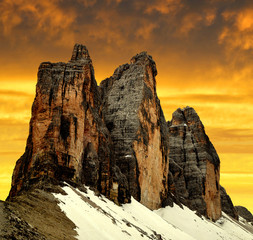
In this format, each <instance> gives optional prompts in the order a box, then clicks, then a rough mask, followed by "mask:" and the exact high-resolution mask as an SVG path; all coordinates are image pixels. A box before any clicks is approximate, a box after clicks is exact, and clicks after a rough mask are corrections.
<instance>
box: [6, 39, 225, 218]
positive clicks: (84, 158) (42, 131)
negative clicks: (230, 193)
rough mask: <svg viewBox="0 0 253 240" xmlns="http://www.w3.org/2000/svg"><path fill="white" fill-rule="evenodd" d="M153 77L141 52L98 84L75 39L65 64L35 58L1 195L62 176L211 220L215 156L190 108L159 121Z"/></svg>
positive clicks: (116, 197) (216, 207) (123, 198)
mask: <svg viewBox="0 0 253 240" xmlns="http://www.w3.org/2000/svg"><path fill="white" fill-rule="evenodd" d="M156 75H157V69H156V64H155V62H154V61H153V59H152V57H151V56H150V55H148V54H147V53H146V52H142V53H140V54H137V55H136V56H134V57H133V58H132V59H131V61H130V63H129V64H128V63H127V64H124V65H121V66H120V67H118V68H117V69H116V70H115V72H114V74H113V75H112V76H111V77H110V78H107V79H105V80H104V81H103V82H102V83H101V85H100V87H98V86H97V83H96V80H95V76H94V69H93V66H92V61H91V59H90V56H89V53H88V50H87V49H86V47H85V46H83V45H79V44H76V45H75V47H74V50H73V53H72V57H71V60H70V61H69V62H68V63H62V62H59V63H51V62H44V63H42V64H41V65H40V67H39V72H38V83H37V87H36V97H35V100H34V103H33V107H32V118H31V121H30V131H29V137H28V140H27V146H26V150H25V153H24V155H23V156H22V157H21V158H20V159H19V160H18V161H17V164H16V167H15V170H14V173H13V179H12V188H11V191H10V195H9V199H12V198H13V197H15V196H17V195H19V193H21V192H22V191H23V192H26V191H27V190H29V189H31V188H32V187H33V186H36V187H39V188H43V186H44V184H45V183H54V184H56V185H57V184H59V183H60V182H62V181H67V182H71V183H72V184H73V185H76V186H81V185H82V184H86V185H89V186H91V187H93V189H96V190H97V191H99V192H100V193H102V194H104V195H105V196H107V197H109V198H110V199H112V200H113V201H115V202H116V203H126V202H129V201H130V194H131V195H132V196H133V197H134V198H135V199H137V200H138V201H140V202H141V203H142V204H144V205H145V206H147V207H148V208H150V209H157V208H159V207H162V206H165V205H168V204H170V205H171V204H172V203H173V201H174V202H178V203H179V202H181V203H184V204H186V205H188V206H189V207H191V208H192V209H194V210H198V212H199V213H200V214H202V215H206V216H208V217H209V218H211V219H213V220H216V219H218V218H219V217H220V216H221V203H220V185H219V177H220V172H219V171H220V169H219V168H220V162H219V157H218V155H217V153H216V151H215V149H214V147H213V145H212V143H211V142H210V141H209V139H208V137H207V136H206V134H205V130H204V126H203V124H202V123H201V121H200V119H199V117H198V115H197V114H196V112H195V111H194V109H192V108H189V107H187V108H185V109H178V110H177V111H176V112H175V113H174V114H173V117H172V121H171V122H169V123H166V121H165V118H164V115H163V111H162V109H161V106H160V101H159V99H158V97H157V93H156V79H155V77H156Z"/></svg>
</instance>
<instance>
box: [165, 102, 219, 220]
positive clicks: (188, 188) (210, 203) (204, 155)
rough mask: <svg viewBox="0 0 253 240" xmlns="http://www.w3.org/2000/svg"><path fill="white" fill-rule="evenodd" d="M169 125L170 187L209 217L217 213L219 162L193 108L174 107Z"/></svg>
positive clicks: (215, 217)
mask: <svg viewBox="0 0 253 240" xmlns="http://www.w3.org/2000/svg"><path fill="white" fill-rule="evenodd" d="M168 127H169V149H170V153H169V162H170V171H171V172H172V174H173V182H170V186H171V188H175V191H176V193H177V194H178V196H179V198H180V201H181V202H182V203H184V204H186V205H187V206H189V207H190V208H192V209H194V210H197V211H198V212H199V213H200V214H202V215H206V216H207V217H209V218H210V219H212V220H217V219H218V218H219V217H220V216H221V203H220V184H219V179H220V161H219V157H218V155H217V153H216V151H215V149H214V147H213V145H212V143H211V142H210V140H209V138H208V137H207V135H206V134H205V129H204V126H203V124H202V122H201V121H200V119H199V116H198V115H197V113H196V112H195V110H194V109H193V108H190V107H186V108H184V109H177V110H176V111H175V112H174V113H173V115H172V120H171V122H168Z"/></svg>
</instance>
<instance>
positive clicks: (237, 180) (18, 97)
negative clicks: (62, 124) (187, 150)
mask: <svg viewBox="0 0 253 240" xmlns="http://www.w3.org/2000/svg"><path fill="white" fill-rule="evenodd" d="M0 10H1V16H0V51H1V58H0V159H1V168H0V199H4V198H5V197H6V196H7V193H8V191H9V187H10V182H11V174H12V171H13V168H14V165H15V162H16V160H17V159H18V158H19V157H20V156H21V155H22V154H23V152H24V148H25V144H26V138H27V136H28V124H29V120H30V115H31V105H32V102H33V99H34V96H35V85H36V74H37V69H38V66H39V64H40V62H42V61H52V62H57V61H68V59H69V58H70V55H71V51H72V47H73V45H74V43H76V42H77V43H82V44H85V45H86V46H87V48H88V49H89V53H90V55H91V58H92V60H93V64H94V68H95V76H96V79H97V81H98V83H99V82H100V81H101V80H103V79H104V78H106V77H109V76H110V75H112V73H113V71H114V69H115V68H116V67H118V65H120V64H123V63H126V62H129V60H130V58H131V57H132V56H134V55H135V54H136V53H138V52H141V51H143V50H146V51H148V53H149V54H150V55H152V56H153V59H154V60H155V62H156V64H157V69H158V76H157V79H156V80H157V91H158V96H159V98H160V100H161V104H162V107H163V111H164V114H165V116H166V119H167V120H170V119H171V115H172V113H173V112H174V111H175V110H176V109H177V108H179V107H185V106H187V105H188V106H191V107H193V108H195V110H196V111H197V113H198V114H199V116H200V118H201V120H202V122H203V124H204V126H205V129H206V132H207V135H208V136H209V138H210V140H211V141H212V143H213V145H214V146H215V148H216V150H217V152H218V154H219V156H220V160H221V184H222V185H223V186H224V187H225V188H226V190H227V192H228V194H229V195H230V196H231V198H232V200H233V202H234V204H235V205H244V206H246V207H247V208H249V209H250V210H251V211H253V201H252V199H253V94H252V92H253V40H252V39H253V2H251V1H246V0H234V1H230V0H212V1H210V0H195V1H186V0H147V1H139V0H137V1H136V0H135V1H126V0H101V1H96V0H92V1H87V0H77V1H68V0H61V1H60V0H51V1H37V0H31V1H25V0H16V1H12V0H3V1H1V2H0Z"/></svg>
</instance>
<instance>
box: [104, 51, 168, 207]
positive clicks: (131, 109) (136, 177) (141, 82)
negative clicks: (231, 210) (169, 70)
mask: <svg viewBox="0 0 253 240" xmlns="http://www.w3.org/2000/svg"><path fill="white" fill-rule="evenodd" d="M156 74H157V70H156V66H155V62H154V61H153V59H152V57H151V56H149V55H148V54H147V53H146V52H142V53H140V54H137V55H136V56H134V57H133V58H132V59H131V61H130V64H124V65H121V66H120V67H119V68H117V69H116V70H115V72H114V74H113V76H112V77H110V78H108V79H105V80H104V81H103V82H101V84H100V88H101V92H102V96H103V102H104V105H103V112H104V116H105V122H106V125H107V127H108V129H109V131H110V133H111V136H112V141H113V145H114V152H115V157H116V165H117V166H119V168H120V169H121V171H122V173H123V174H125V175H126V177H127V179H128V183H129V189H130V193H131V194H132V196H134V197H135V198H136V199H137V200H139V201H140V202H141V203H143V204H144V205H145V206H147V207H149V208H151V209H155V208H158V207H160V206H161V205H162V202H163V201H164V200H165V199H166V198H167V195H168V185H167V178H168V171H169V168H168V147H167V142H168V141H167V135H168V133H167V125H166V121H165V119H164V116H163V113H162V110H161V106H160V102H159V100H158V97H157V94H156V81H155V76H156ZM164 139H166V140H164Z"/></svg>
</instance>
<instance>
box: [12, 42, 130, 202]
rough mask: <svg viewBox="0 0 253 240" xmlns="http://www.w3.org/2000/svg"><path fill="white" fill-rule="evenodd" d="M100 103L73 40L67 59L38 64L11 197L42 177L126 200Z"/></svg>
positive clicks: (88, 65) (81, 49) (86, 61)
mask: <svg viewBox="0 0 253 240" xmlns="http://www.w3.org/2000/svg"><path fill="white" fill-rule="evenodd" d="M100 106H101V98H100V95H99V91H98V87H97V83H96V80H95V77H94V70H93V66H92V61H91V59H90V56H89V53H88V50H87V49H86V47H85V46H83V45H79V44H76V45H75V47H74V50H73V54H72V58H71V60H70V61H69V62H68V63H62V62H59V63H50V62H44V63H42V64H41V65H40V67H39V71H38V83H37V86H36V97H35V100H34V103H33V107H32V118H31V121H30V131H29V137H28V140H27V146H26V150H25V153H24V155H23V156H22V157H21V158H20V159H19V160H18V161H17V163H16V167H15V169H14V172H13V178H12V188H11V191H10V195H9V197H10V198H12V197H13V196H15V195H17V194H18V193H19V192H20V191H22V190H24V189H29V188H30V187H31V186H34V185H40V184H42V185H43V183H44V181H50V182H56V183H57V182H58V181H71V182H74V183H76V184H83V183H85V184H87V185H89V186H92V187H94V188H95V189H97V190H99V191H100V192H101V193H102V194H104V195H106V196H108V197H111V198H112V199H113V200H115V201H116V202H117V201H120V202H128V201H129V199H130V195H129V194H128V192H127V186H126V179H125V177H124V176H123V175H122V174H121V172H120V170H119V169H118V168H117V167H116V166H115V160H114V156H113V153H112V151H111V149H112V142H111V138H110V134H109V131H108V129H107V127H106V126H105V124H104V120H103V116H102V111H101V107H100Z"/></svg>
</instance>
